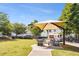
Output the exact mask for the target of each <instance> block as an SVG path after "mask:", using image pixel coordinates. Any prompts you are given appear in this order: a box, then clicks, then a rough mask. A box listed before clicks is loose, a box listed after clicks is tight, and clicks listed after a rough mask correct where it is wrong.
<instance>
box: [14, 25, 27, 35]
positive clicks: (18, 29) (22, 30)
mask: <svg viewBox="0 0 79 59" xmlns="http://www.w3.org/2000/svg"><path fill="white" fill-rule="evenodd" d="M14 32H15V33H16V36H17V35H18V34H23V33H25V32H26V26H25V25H24V24H21V23H14Z"/></svg>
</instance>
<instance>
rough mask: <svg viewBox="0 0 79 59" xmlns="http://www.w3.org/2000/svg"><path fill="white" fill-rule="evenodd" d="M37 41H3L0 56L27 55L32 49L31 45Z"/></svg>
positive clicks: (0, 45)
mask: <svg viewBox="0 0 79 59" xmlns="http://www.w3.org/2000/svg"><path fill="white" fill-rule="evenodd" d="M35 43H36V41H35V40H31V39H17V40H14V41H1V42H0V56H26V55H28V54H29V52H30V51H31V50H32V47H31V45H33V44H35Z"/></svg>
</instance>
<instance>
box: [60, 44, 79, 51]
mask: <svg viewBox="0 0 79 59" xmlns="http://www.w3.org/2000/svg"><path fill="white" fill-rule="evenodd" d="M61 46H62V47H63V48H62V49H59V50H66V51H73V52H79V47H75V46H71V45H61Z"/></svg>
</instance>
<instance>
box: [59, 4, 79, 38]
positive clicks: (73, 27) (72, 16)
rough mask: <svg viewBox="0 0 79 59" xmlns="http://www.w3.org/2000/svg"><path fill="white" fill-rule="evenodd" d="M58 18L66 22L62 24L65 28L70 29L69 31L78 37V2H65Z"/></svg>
mask: <svg viewBox="0 0 79 59" xmlns="http://www.w3.org/2000/svg"><path fill="white" fill-rule="evenodd" d="M60 20H64V21H66V22H67V23H66V24H65V25H64V27H65V29H70V31H72V32H74V33H76V34H77V35H78V37H79V31H78V30H79V4H77V3H73V4H66V6H65V8H64V10H63V12H62V15H61V17H60ZM78 39H79V38H78Z"/></svg>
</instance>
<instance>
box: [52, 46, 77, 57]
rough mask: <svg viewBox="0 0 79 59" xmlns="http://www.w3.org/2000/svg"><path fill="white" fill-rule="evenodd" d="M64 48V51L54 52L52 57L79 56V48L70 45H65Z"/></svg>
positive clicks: (56, 50)
mask: <svg viewBox="0 0 79 59" xmlns="http://www.w3.org/2000/svg"><path fill="white" fill-rule="evenodd" d="M62 47H63V48H62V49H54V50H52V51H51V53H52V56H79V48H77V47H74V46H70V45H65V46H62Z"/></svg>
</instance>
